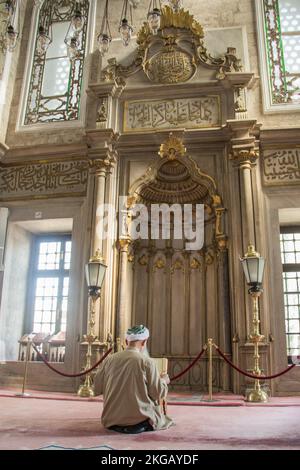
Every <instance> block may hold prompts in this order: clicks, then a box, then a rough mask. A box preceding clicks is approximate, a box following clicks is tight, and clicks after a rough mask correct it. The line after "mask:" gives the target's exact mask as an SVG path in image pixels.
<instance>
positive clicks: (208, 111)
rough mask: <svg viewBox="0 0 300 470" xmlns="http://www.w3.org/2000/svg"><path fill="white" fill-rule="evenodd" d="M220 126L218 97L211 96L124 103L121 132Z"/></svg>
mask: <svg viewBox="0 0 300 470" xmlns="http://www.w3.org/2000/svg"><path fill="white" fill-rule="evenodd" d="M220 125H221V111H220V97H219V96H215V95H209V96H200V97H198V98H181V99H166V100H151V101H127V102H125V109H124V132H138V131H145V130H155V129H174V128H182V127H184V128H186V129H194V128H198V129H199V128H210V127H212V128H213V127H219V126H220Z"/></svg>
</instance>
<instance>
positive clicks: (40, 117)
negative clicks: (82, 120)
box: [24, 0, 89, 125]
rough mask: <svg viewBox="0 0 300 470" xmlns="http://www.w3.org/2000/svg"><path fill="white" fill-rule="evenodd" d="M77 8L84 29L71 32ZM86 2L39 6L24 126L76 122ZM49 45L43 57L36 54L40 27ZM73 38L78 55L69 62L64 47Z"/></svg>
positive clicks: (64, 0) (66, 0)
mask: <svg viewBox="0 0 300 470" xmlns="http://www.w3.org/2000/svg"><path fill="white" fill-rule="evenodd" d="M78 6H79V8H80V12H81V15H82V20H83V27H82V28H81V29H80V31H78V32H76V31H75V32H74V31H72V27H71V28H70V24H71V21H72V18H73V17H74V14H75V12H76V10H77V9H78ZM88 14H89V1H88V0H82V1H80V2H76V1H73V0H54V1H53V0H45V1H44V2H43V4H42V6H41V9H40V12H39V18H38V27H37V34H36V41H35V52H34V56H33V64H32V70H31V78H30V83H29V91H28V96H27V103H26V112H25V122H24V123H25V124H26V125H27V124H36V123H45V122H58V121H73V120H78V119H79V111H80V96H81V89H82V79H83V66H84V58H85V49H86V39H87V28H88ZM40 26H43V28H44V30H45V34H46V35H47V36H48V37H49V38H51V40H52V42H51V43H50V46H49V47H48V49H47V52H46V53H45V54H44V55H41V54H40V53H39V48H38V35H39V27H40ZM71 37H76V40H77V42H78V47H77V49H78V53H77V55H76V58H74V59H73V60H70V59H69V57H68V53H67V44H68V41H70V38H71Z"/></svg>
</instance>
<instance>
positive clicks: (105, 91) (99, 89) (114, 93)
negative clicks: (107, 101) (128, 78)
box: [87, 79, 126, 98]
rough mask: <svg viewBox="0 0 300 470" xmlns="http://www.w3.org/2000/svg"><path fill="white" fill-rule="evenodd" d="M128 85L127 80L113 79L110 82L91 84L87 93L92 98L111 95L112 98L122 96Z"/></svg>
mask: <svg viewBox="0 0 300 470" xmlns="http://www.w3.org/2000/svg"><path fill="white" fill-rule="evenodd" d="M125 87H126V83H125V81H124V80H123V81H121V80H115V79H114V80H112V81H109V82H101V83H94V84H91V85H90V86H89V87H88V89H87V94H88V95H89V96H91V97H92V98H94V97H97V98H102V97H104V96H111V97H112V98H120V96H121V95H122V93H123V91H124V89H125Z"/></svg>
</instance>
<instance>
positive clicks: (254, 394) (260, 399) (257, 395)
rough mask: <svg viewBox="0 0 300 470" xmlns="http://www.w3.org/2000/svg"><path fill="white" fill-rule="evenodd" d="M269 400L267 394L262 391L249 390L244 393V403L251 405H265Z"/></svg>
mask: <svg viewBox="0 0 300 470" xmlns="http://www.w3.org/2000/svg"><path fill="white" fill-rule="evenodd" d="M268 400H269V397H268V394H267V393H266V392H264V391H263V390H255V389H254V390H249V392H247V393H246V398H245V401H249V402H252V403H267V401H268Z"/></svg>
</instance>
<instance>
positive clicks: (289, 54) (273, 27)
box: [262, 0, 300, 104]
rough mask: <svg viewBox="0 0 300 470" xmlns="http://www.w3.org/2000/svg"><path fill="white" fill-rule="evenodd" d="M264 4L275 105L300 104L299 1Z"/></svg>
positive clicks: (278, 0)
mask: <svg viewBox="0 0 300 470" xmlns="http://www.w3.org/2000/svg"><path fill="white" fill-rule="evenodd" d="M262 1H263V5H264V17H265V34H266V44H267V60H268V75H269V82H270V88H271V95H272V96H271V99H272V104H284V103H297V104H300V1H299V0H262Z"/></svg>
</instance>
